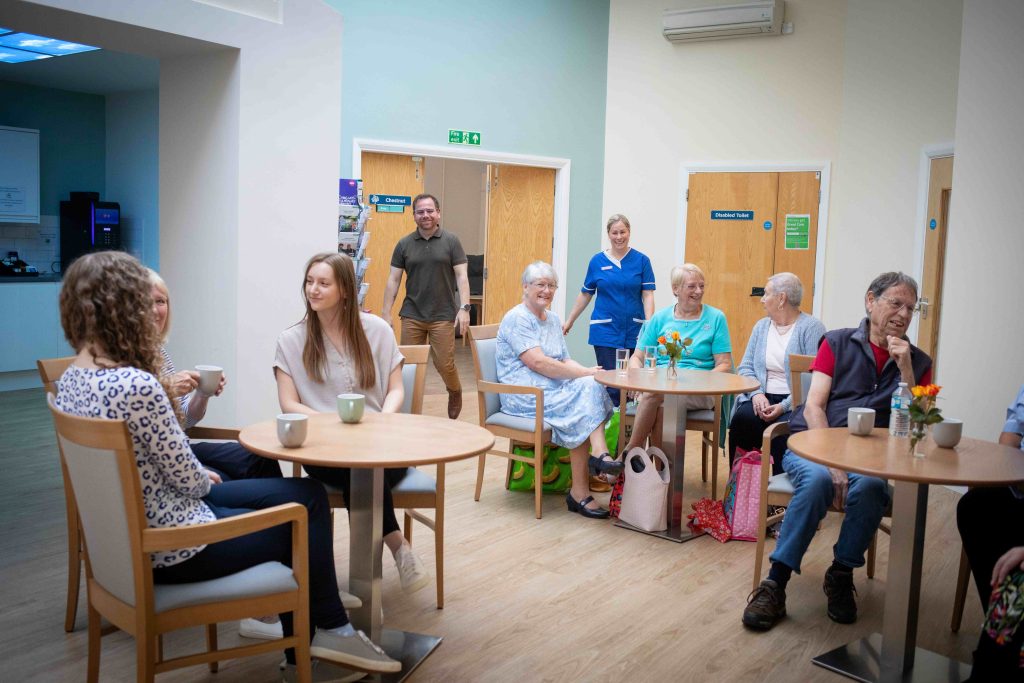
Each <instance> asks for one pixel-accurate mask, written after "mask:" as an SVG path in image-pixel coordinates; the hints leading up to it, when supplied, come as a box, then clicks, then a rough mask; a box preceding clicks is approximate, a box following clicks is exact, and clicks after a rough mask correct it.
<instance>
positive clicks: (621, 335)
mask: <svg viewBox="0 0 1024 683" xmlns="http://www.w3.org/2000/svg"><path fill="white" fill-rule="evenodd" d="M654 288H655V287H654V269H653V268H651V259H649V258H647V256H646V255H644V254H642V253H640V252H639V251H637V250H636V249H630V250H629V251H628V252H626V255H625V256H624V257H623V259H622V261H620V262H618V263H616V262H615V261H613V260H612V259H611V258H610V257H609V256H608V254H606V253H605V252H603V251H602V252H600V253H599V254H595V255H594V257H593V258H592V259H590V265H589V266H587V276H586V279H585V280H584V281H583V288H582V290H581V291H583V293H585V294H590V295H594V294H597V301H595V302H594V312H593V313H591V315H590V339H589V340H588V341H589V343H590V345H591V346H607V347H611V348H613V349H634V348H636V338H637V335H638V334H639V333H640V326H641V325H643V323H644V302H643V295H642V294H641V292H644V291H653V290H654Z"/></svg>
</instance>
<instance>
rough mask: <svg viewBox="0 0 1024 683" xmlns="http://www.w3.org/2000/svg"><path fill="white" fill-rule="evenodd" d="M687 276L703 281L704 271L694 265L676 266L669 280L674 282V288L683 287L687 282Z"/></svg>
mask: <svg viewBox="0 0 1024 683" xmlns="http://www.w3.org/2000/svg"><path fill="white" fill-rule="evenodd" d="M687 275H696V276H697V277H699V278H700V279H701V280H704V279H705V277H704V271H703V270H701V269H700V268H699V267H698V266H697V265H696V264H694V263H684V264H683V265H681V266H676V267H674V268H673V269H672V272H671V273H669V280H670V281H671V282H672V286H673V287H675V286H676V285H681V284H683V282H684V281H685V280H686V276H687Z"/></svg>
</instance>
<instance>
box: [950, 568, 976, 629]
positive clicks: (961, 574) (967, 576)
mask: <svg viewBox="0 0 1024 683" xmlns="http://www.w3.org/2000/svg"><path fill="white" fill-rule="evenodd" d="M970 584H971V563H970V561H969V560H968V559H967V553H966V552H964V549H963V548H960V569H959V571H958V572H957V575H956V592H955V593H954V594H953V616H952V618H950V620H949V630H950V631H952V632H953V633H959V632H960V624H961V623H963V620H964V603H966V602H967V587H968V586H969V585H970Z"/></svg>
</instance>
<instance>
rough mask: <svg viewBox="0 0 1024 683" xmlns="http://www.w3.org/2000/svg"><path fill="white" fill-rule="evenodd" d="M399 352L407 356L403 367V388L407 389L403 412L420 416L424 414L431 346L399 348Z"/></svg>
mask: <svg viewBox="0 0 1024 683" xmlns="http://www.w3.org/2000/svg"><path fill="white" fill-rule="evenodd" d="M398 350H399V352H401V354H402V355H403V356H405V365H403V366H402V386H403V387H404V388H405V400H403V401H402V412H403V413H412V414H413V415H420V414H422V413H423V390H424V387H426V384H427V361H428V360H430V345H429V344H424V345H422V346H399V347H398Z"/></svg>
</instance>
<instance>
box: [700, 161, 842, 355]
mask: <svg viewBox="0 0 1024 683" xmlns="http://www.w3.org/2000/svg"><path fill="white" fill-rule="evenodd" d="M822 187H823V183H822V171H821V170H794V171H775V170H771V171H725V172H691V173H688V175H687V188H686V193H685V197H686V212H685V215H686V223H685V226H684V235H683V254H684V260H685V261H688V262H690V263H695V264H697V265H698V266H699V267H700V268H701V269H702V270H703V271H704V273H705V277H706V281H707V294H706V295H705V301H706V302H707V303H709V304H711V305H712V306H715V307H717V308H720V309H721V310H722V311H723V312H725V314H726V316H727V318H728V322H729V336H730V339H731V341H732V349H733V359H734V362H736V361H738V359H739V358H741V357H742V355H743V352H744V351H745V349H746V345H747V340H748V338H749V337H750V332H751V330H752V329H753V326H754V324H755V323H756V322H757V321H758V320H759V319H761V318H763V317H764V309H763V308H762V306H761V295H762V294H763V293H764V292H763V287H764V285H765V282H766V280H767V279H768V277H769V276H770V275H772V274H773V273H778V272H786V271H788V272H791V273H794V274H796V276H797V277H799V278H800V281H801V282H802V283H803V286H804V298H803V301H802V302H801V304H800V309H801V310H803V311H804V312H806V313H812V312H814V310H815V308H816V306H815V304H816V303H817V302H816V300H817V296H816V294H817V292H816V288H815V282H816V280H817V279H819V278H818V277H817V276H818V275H820V274H819V273H817V272H816V271H817V270H818V268H819V267H820V262H821V259H820V258H819V254H818V252H819V248H820V246H821V245H820V240H819V237H818V224H819V207H820V206H821V203H822V202H821V197H822Z"/></svg>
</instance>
